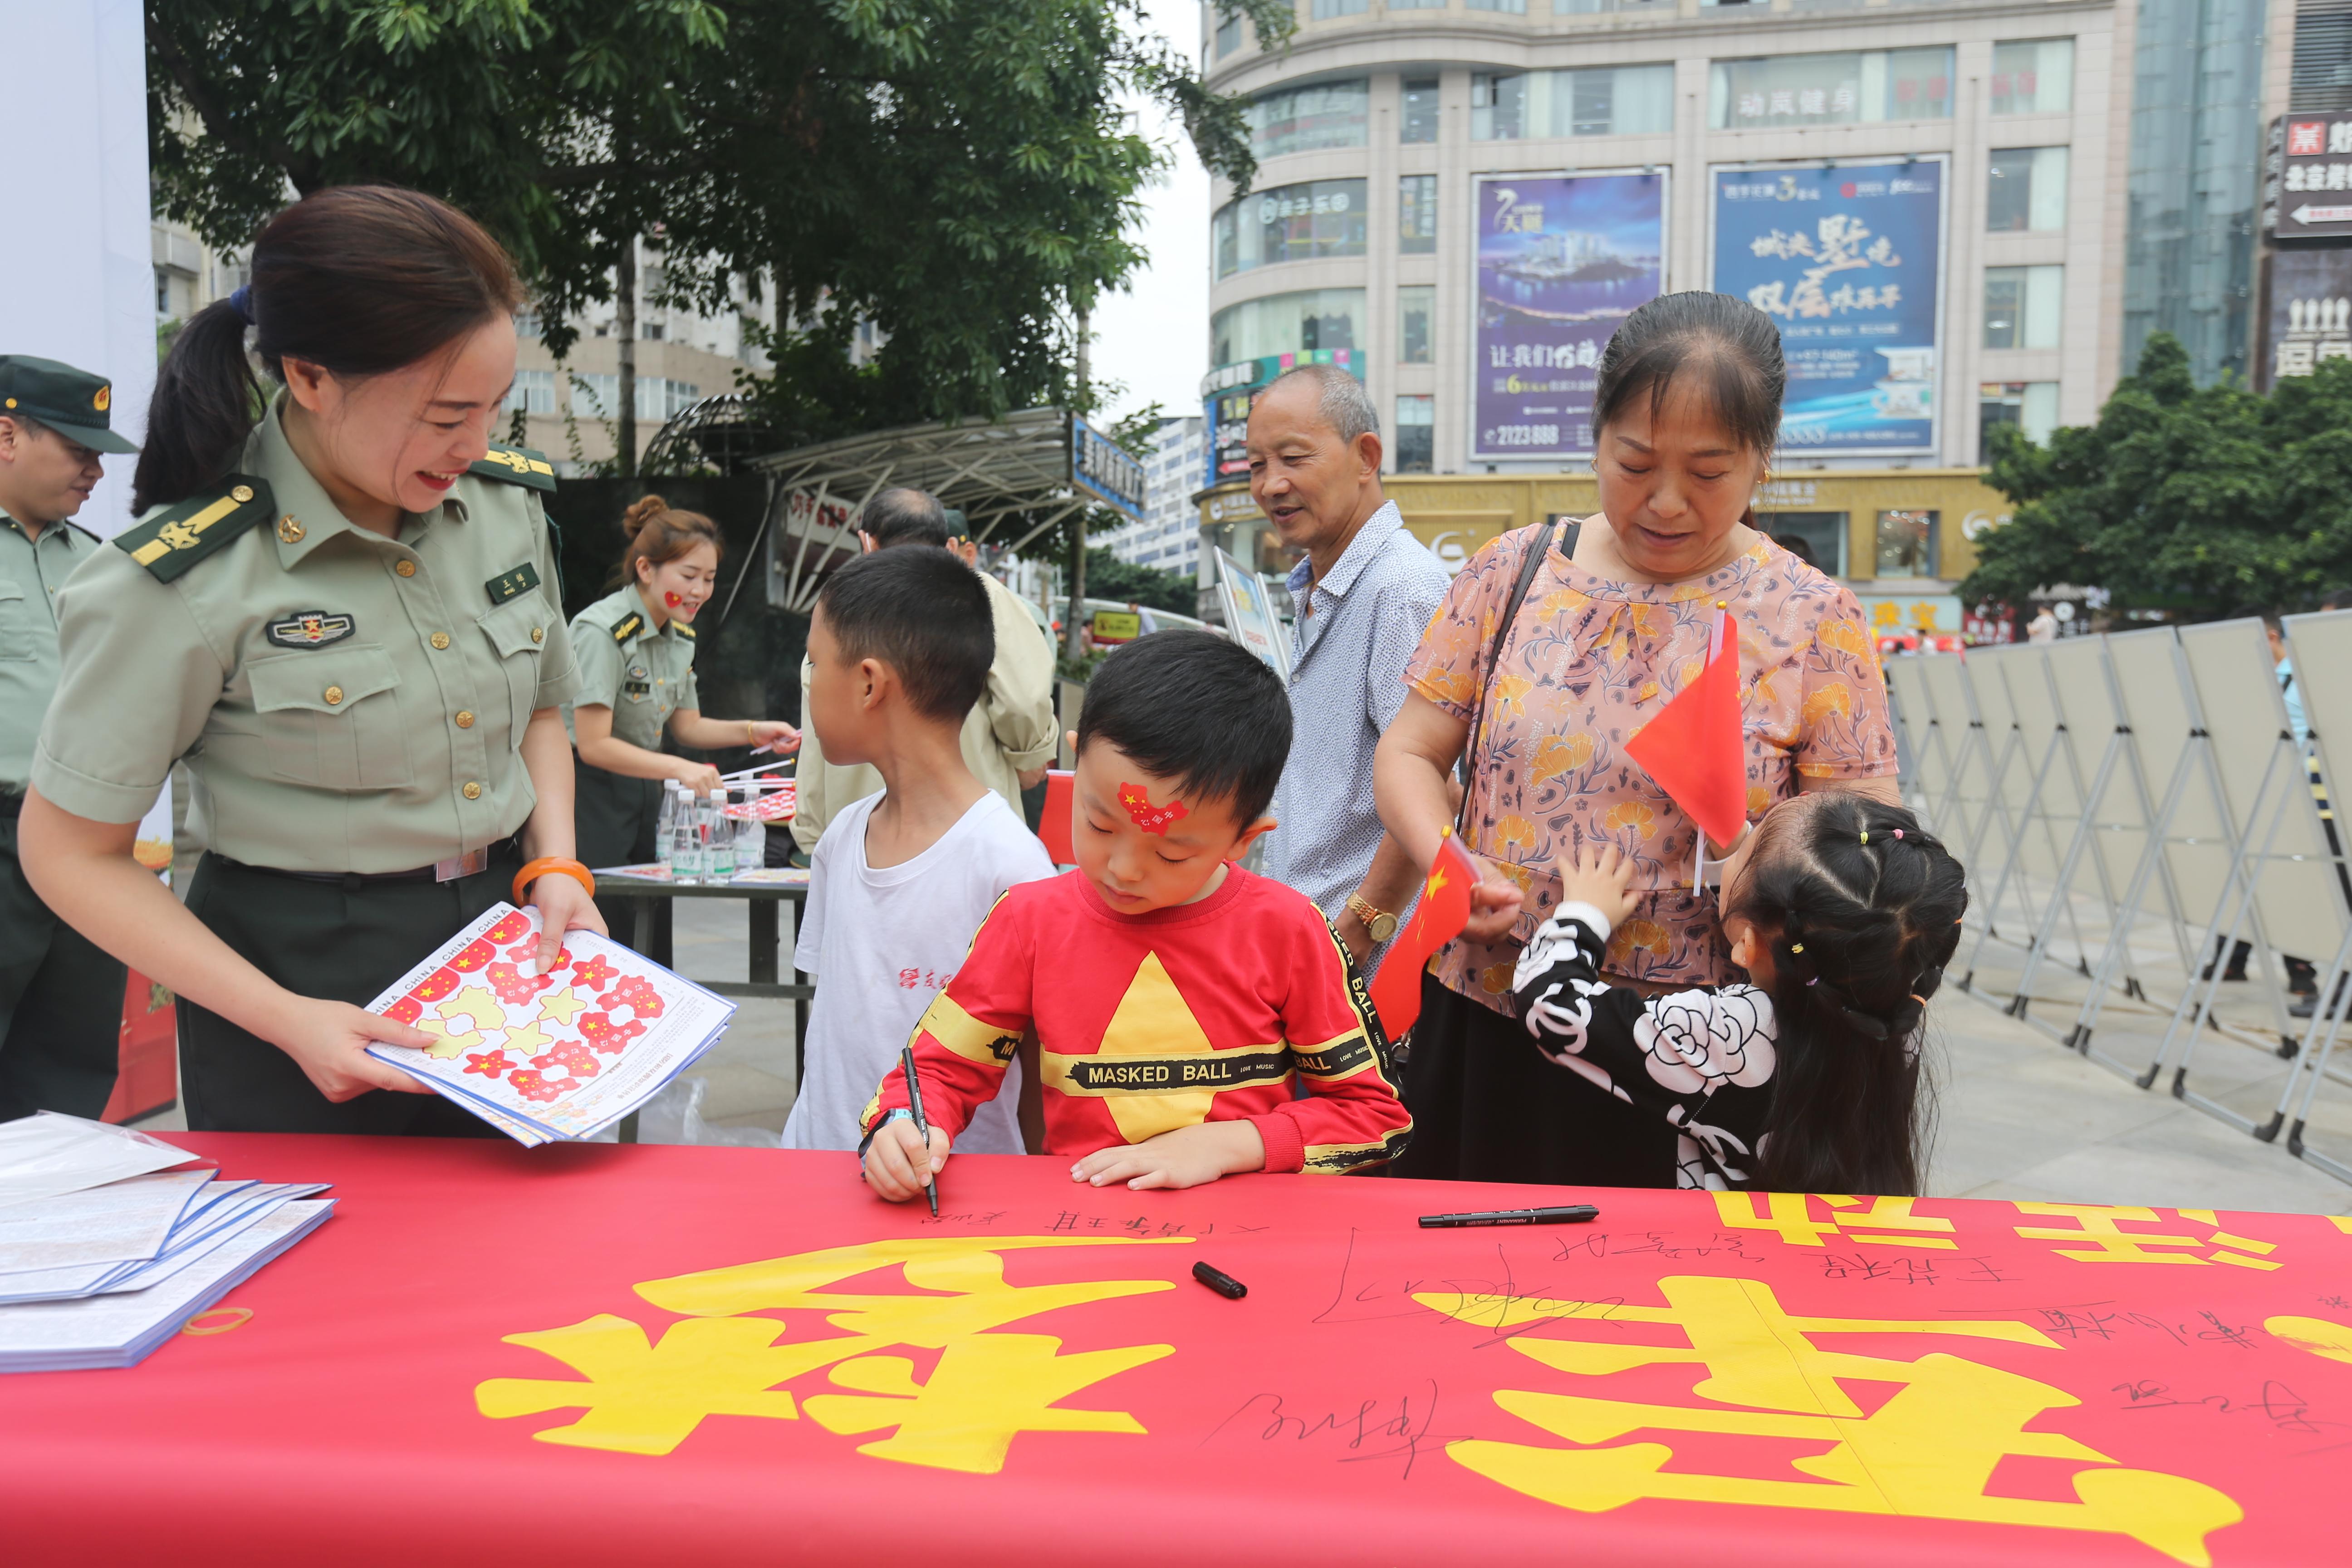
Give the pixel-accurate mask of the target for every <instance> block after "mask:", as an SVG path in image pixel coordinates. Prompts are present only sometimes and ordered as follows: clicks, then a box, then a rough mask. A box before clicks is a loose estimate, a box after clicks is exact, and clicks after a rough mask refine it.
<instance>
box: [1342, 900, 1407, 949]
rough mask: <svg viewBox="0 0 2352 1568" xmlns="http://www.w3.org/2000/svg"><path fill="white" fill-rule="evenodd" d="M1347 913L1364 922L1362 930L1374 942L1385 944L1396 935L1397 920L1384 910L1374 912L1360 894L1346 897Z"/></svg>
mask: <svg viewBox="0 0 2352 1568" xmlns="http://www.w3.org/2000/svg"><path fill="white" fill-rule="evenodd" d="M1348 912H1349V914H1351V915H1353V916H1355V917H1356V918H1357V919H1358V920H1360V921H1363V922H1364V930H1365V931H1366V932H1367V933H1369V934H1370V937H1371V939H1372V940H1373V941H1374V942H1386V941H1388V939H1389V938H1391V937H1392V936H1394V935H1396V928H1397V918H1396V916H1394V915H1392V914H1391V913H1389V912H1388V910H1376V909H1374V908H1372V906H1371V905H1370V903H1369V902H1368V901H1366V900H1365V898H1364V895H1363V894H1361V893H1349V895H1348Z"/></svg>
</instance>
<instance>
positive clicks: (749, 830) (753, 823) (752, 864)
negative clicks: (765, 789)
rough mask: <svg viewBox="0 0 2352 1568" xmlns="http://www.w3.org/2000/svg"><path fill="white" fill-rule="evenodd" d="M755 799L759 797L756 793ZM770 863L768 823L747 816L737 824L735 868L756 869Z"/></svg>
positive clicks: (753, 797)
mask: <svg viewBox="0 0 2352 1568" xmlns="http://www.w3.org/2000/svg"><path fill="white" fill-rule="evenodd" d="M758 798H759V796H758V795H752V796H751V799H753V800H757V799H758ZM767 863H768V825H767V824H766V823H764V822H761V820H760V819H759V818H758V817H755V816H747V817H745V818H744V819H743V820H742V821H740V822H738V823H737V824H736V825H735V869H737V870H738V871H751V870H756V869H758V868H761V867H762V866H765V865H766V864H767Z"/></svg>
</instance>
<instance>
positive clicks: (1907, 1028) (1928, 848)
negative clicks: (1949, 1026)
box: [1513, 793, 1968, 1194]
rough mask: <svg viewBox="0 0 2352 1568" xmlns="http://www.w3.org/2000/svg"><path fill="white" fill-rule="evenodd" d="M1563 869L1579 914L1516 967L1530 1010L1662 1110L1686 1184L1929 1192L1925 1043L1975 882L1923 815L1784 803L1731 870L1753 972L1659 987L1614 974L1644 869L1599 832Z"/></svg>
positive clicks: (1624, 1088)
mask: <svg viewBox="0 0 2352 1568" xmlns="http://www.w3.org/2000/svg"><path fill="white" fill-rule="evenodd" d="M1558 866H1559V874H1560V879H1561V884H1562V887H1561V895H1560V902H1559V908H1558V909H1557V910H1555V911H1554V912H1553V914H1552V917H1551V919H1550V920H1549V921H1545V922H1544V924H1543V925H1542V927H1541V928H1539V929H1538V931H1537V932H1536V935H1535V939H1534V940H1533V941H1532V942H1528V946H1527V949H1526V952H1524V953H1523V954H1522V955H1521V957H1520V959H1519V963H1518V969H1517V973H1516V975H1515V976H1514V980H1513V990H1514V992H1515V993H1516V994H1517V1003H1518V1009H1517V1010H1518V1015H1519V1017H1520V1019H1521V1020H1522V1021H1523V1022H1524V1023H1525V1025H1526V1026H1527V1029H1528V1033H1529V1034H1530V1035H1532V1036H1533V1037H1534V1038H1535V1042H1536V1046H1537V1048H1538V1049H1539V1050H1541V1051H1542V1052H1543V1054H1544V1055H1545V1056H1547V1057H1549V1058H1550V1059H1551V1060H1553V1061H1554V1062H1557V1063H1558V1064H1559V1065H1560V1066H1561V1067H1564V1068H1569V1069H1570V1071H1572V1072H1574V1073H1576V1074H1578V1075H1579V1076H1580V1078H1582V1079H1584V1080H1585V1081H1587V1082H1588V1083H1590V1084H1591V1085H1592V1086H1593V1088H1594V1089H1596V1090H1597V1091H1599V1092H1601V1093H1605V1094H1610V1095H1613V1096H1615V1097H1616V1098H1617V1099H1619V1100H1623V1101H1625V1102H1627V1103H1628V1104H1631V1105H1634V1106H1638V1107H1641V1108H1643V1109H1644V1110H1654V1111H1655V1112H1657V1114H1658V1115H1659V1117H1660V1118H1661V1125H1660V1127H1659V1132H1658V1135H1659V1137H1660V1138H1661V1139H1664V1138H1669V1137H1671V1138H1673V1139H1674V1140H1675V1172H1676V1184H1677V1185H1680V1186H1684V1187H1709V1188H1717V1189H1724V1188H1745V1187H1757V1188H1765V1189H1769V1190H1772V1191H1776V1192H1814V1193H1852V1194H1879V1193H1895V1194H1916V1193H1917V1192H1918V1190H1919V1182H1920V1178H1921V1176H1922V1174H1923V1171H1922V1168H1921V1167H1922V1163H1923V1162H1922V1159H1921V1155H1920V1150H1919V1142H1920V1126H1921V1122H1922V1121H1923V1116H1922V1111H1923V1109H1924V1108H1923V1106H1922V1103H1921V1100H1922V1094H1921V1083H1920V1065H1919V1046H1920V1037H1921V1034H1922V1031H1923V1027H1924V1024H1925V1018H1926V1007H1927V999H1928V998H1929V997H1930V996H1933V995H1934V994H1936V988H1937V986H1938V985H1939V984H1942V982H1943V976H1944V965H1945V964H1946V963H1948V962H1949V961H1950V959H1951V956H1952V952H1953V950H1954V948H1956V947H1957V946H1958V942H1959V934H1960V926H1959V921H1960V916H1961V914H1962V912H1963V911H1964V910H1966V909H1967V908H1968V892H1967V889H1966V886H1965V882H1964V879H1963V875H1962V872H1961V869H1960V866H1959V863H1958V861H1956V860H1954V859H1953V858H1952V857H1951V856H1950V854H1949V853H1948V852H1947V851H1946V850H1945V848H1944V847H1943V845H1942V844H1941V843H1939V842H1937V840H1936V839H1935V838H1934V837H1930V836H1929V835H1928V834H1927V833H1926V832H1925V831H1924V830H1922V829H1921V827H1920V826H1919V824H1918V820H1917V819H1916V817H1914V816H1912V815H1911V814H1910V813H1909V812H1907V811H1905V810H1903V809H1902V808H1901V807H1899V806H1892V805H1885V803H1883V802H1880V801H1875V800H1871V799H1868V798H1866V797H1864V796H1861V795H1850V794H1843V793H1819V794H1811V795H1798V796H1795V797H1794V798H1792V799H1790V800H1787V801H1784V802H1782V803H1781V804H1780V805H1776V806H1775V807H1773V808H1772V810H1771V811H1770V812H1769V813H1768V814H1766V816H1764V818H1763V820H1762V821H1760V822H1759V823H1758V824H1757V825H1756V826H1755V827H1754V828H1752V829H1751V830H1749V831H1748V833H1747V834H1746V835H1745V837H1743V839H1742V841H1741V843H1740V844H1739V846H1738V848H1737V849H1736V850H1735V851H1734V852H1733V854H1732V856H1731V858H1729V859H1728V860H1727V862H1726V863H1725V864H1724V868H1723V886H1722V891H1721V900H1722V908H1723V911H1724V912H1723V917H1722V918H1723V931H1724V935H1725V937H1726V938H1727V939H1728V940H1729V942H1730V943H1731V957H1732V962H1733V963H1736V964H1738V966H1739V968H1740V969H1741V970H1743V971H1745V972H1746V973H1747V974H1748V980H1747V981H1746V982H1745V983H1734V984H1728V985H1721V986H1701V987H1698V988H1696V989H1693V990H1688V991H1674V992H1666V993H1664V994H1657V995H1647V996H1645V995H1643V994H1642V993H1640V992H1638V991H1633V990H1629V989H1625V988H1623V987H1620V986H1612V985H1608V984H1603V983H1602V981H1601V964H1602V962H1603V957H1604V955H1605V953H1606V952H1607V950H1608V944H1609V938H1610V935H1611V932H1612V931H1614V930H1615V929H1616V927H1617V926H1618V925H1619V924H1620V923H1622V921H1624V919H1625V917H1626V916H1627V914H1629V913H1630V912H1631V910H1632V909H1633V899H1632V898H1631V897H1630V895H1629V893H1628V888H1629V885H1630V883H1631V880H1632V878H1633V861H1632V860H1630V859H1629V858H1626V857H1625V855H1624V854H1623V853H1622V851H1621V850H1620V849H1619V848H1618V847H1616V846H1614V845H1610V844H1586V845H1583V846H1581V847H1579V849H1578V850H1577V852H1576V856H1575V858H1574V859H1572V860H1571V859H1569V858H1565V857H1563V858H1561V859H1560V860H1559V862H1558ZM1626 1184H1628V1185H1633V1184H1639V1177H1638V1176H1634V1175H1633V1174H1632V1173H1629V1176H1628V1181H1627V1183H1626Z"/></svg>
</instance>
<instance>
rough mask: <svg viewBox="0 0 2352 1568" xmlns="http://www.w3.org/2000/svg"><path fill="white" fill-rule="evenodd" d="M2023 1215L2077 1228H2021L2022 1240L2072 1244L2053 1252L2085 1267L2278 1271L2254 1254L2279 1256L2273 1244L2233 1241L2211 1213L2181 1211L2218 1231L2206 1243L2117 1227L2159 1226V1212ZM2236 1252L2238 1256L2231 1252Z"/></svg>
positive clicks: (2037, 1208)
mask: <svg viewBox="0 0 2352 1568" xmlns="http://www.w3.org/2000/svg"><path fill="white" fill-rule="evenodd" d="M2017 1212H2018V1213H2020V1214H2034V1215H2061V1216H2063V1217H2064V1218H2067V1219H2071V1220H2073V1221H2074V1222H2075V1224H2074V1228H2071V1229H2070V1228H2067V1227H2065V1226H2024V1225H2021V1226H2017V1227H2016V1228H2017V1234H2018V1235H2020V1236H2022V1237H2027V1238H2028V1239H2030V1240H2034V1241H2068V1242H2073V1243H2074V1244H2075V1245H2074V1246H2072V1247H2053V1248H2051V1250H2052V1251H2053V1252H2055V1253H2056V1254H2057V1255H2058V1256H2059V1257H2061V1258H2074V1259H2076V1260H2077V1261H2079V1262H2083V1263H2189V1264H2200V1263H2234V1264H2236V1265H2237V1266H2238V1267H2239V1268H2277V1267H2278V1265H2277V1264H2275V1263H2272V1262H2267V1261H2265V1260H2264V1259H2263V1258H2257V1257H2252V1256H2249V1255H2250V1254H2253V1253H2263V1252H2275V1251H2277V1250H2278V1247H2277V1246H2276V1245H2275V1244H2274V1243H2272V1242H2267V1241H2256V1240H2254V1239H2252V1237H2243V1236H2232V1235H2231V1234H2230V1233H2229V1232H2228V1231H2225V1230H2222V1229H2220V1228H2219V1226H2220V1221H2219V1220H2218V1219H2217V1218H2216V1217H2215V1216H2214V1214H2213V1211H2212V1210H2211V1209H2179V1210H2176V1211H2174V1212H2176V1213H2177V1214H2179V1215H2180V1217H2181V1218H2183V1219H2186V1220H2194V1221H2196V1222H2197V1223H2199V1224H2200V1225H2210V1226H2215V1227H2216V1228H2215V1230H2214V1232H2213V1234H2212V1235H2211V1236H2209V1237H2204V1238H2203V1239H2202V1240H2200V1239H2199V1238H2198V1237H2193V1236H2161V1235H2156V1234H2153V1233H2151V1232H2148V1231H2127V1230H2125V1229H2124V1228H2123V1227H2122V1226H2120V1225H2119V1224H2118V1223H2117V1222H2118V1221H2122V1220H2129V1221H2131V1222H2132V1223H2133V1224H2135V1225H2154V1224H2156V1223H2157V1220H2158V1215H2157V1212H2156V1211H2155V1210H2154V1209H2144V1208H2131V1207H2118V1206H2113V1205H2105V1204H2019V1205H2017ZM2151 1247H2212V1248H2214V1252H2213V1254H2212V1256H2211V1257H2210V1258H2192V1257H2189V1255H2187V1254H2185V1253H2181V1252H2155V1251H2150V1250H2149V1249H2150V1248H2151ZM2232 1248H2235V1249H2236V1250H2234V1251H2233V1250H2231V1249H2232Z"/></svg>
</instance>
